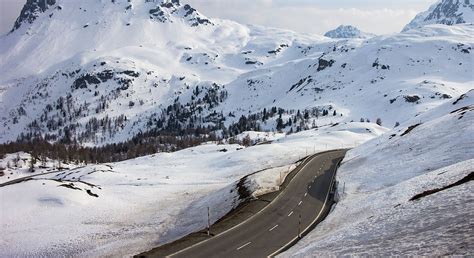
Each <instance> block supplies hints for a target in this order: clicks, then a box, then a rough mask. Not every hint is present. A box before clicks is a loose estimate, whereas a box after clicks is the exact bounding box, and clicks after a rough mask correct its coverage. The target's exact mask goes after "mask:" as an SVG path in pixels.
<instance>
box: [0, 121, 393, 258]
mask: <svg viewBox="0 0 474 258" xmlns="http://www.w3.org/2000/svg"><path fill="white" fill-rule="evenodd" d="M386 131H387V129H385V128H383V127H380V126H378V125H376V124H372V123H359V122H355V123H347V124H340V125H336V126H333V127H325V128H319V129H317V130H309V131H304V132H300V133H295V134H292V135H290V136H286V137H281V138H279V139H277V140H275V141H274V142H272V143H271V144H264V145H256V146H252V147H248V148H244V147H242V146H239V145H216V144H213V143H211V144H205V145H201V146H198V147H194V148H189V149H186V150H182V151H179V152H174V153H159V154H155V155H151V156H146V157H142V158H137V159H133V160H128V161H123V162H119V163H109V164H99V165H88V166H86V167H81V168H76V169H71V170H63V171H58V172H54V173H51V174H44V175H40V176H37V177H34V179H33V180H30V181H26V182H23V183H18V184H14V185H8V186H2V187H0V203H1V209H0V217H1V220H0V230H1V232H2V237H1V238H0V239H1V241H0V256H2V257H11V256H38V255H40V256H71V255H74V256H91V255H92V256H102V255H104V256H117V255H120V256H130V255H134V254H137V253H140V252H143V251H145V250H148V249H151V248H153V247H156V245H159V244H164V243H167V242H170V241H172V240H175V239H177V238H180V237H183V236H185V235H187V234H189V233H191V232H194V231H197V230H200V229H202V228H204V227H205V226H206V223H207V207H208V206H210V207H211V211H212V213H211V214H212V221H216V220H217V219H219V218H220V217H222V216H223V215H225V214H226V213H227V212H228V211H229V210H230V209H232V208H234V207H236V205H238V204H239V203H240V202H241V201H242V200H241V199H240V198H241V197H240V196H239V195H238V191H237V187H238V186H237V183H239V181H240V179H241V178H243V177H245V176H247V175H248V174H251V173H253V172H256V171H260V172H259V173H256V174H254V175H252V176H250V177H248V178H247V180H246V181H245V184H246V185H247V187H248V189H249V191H251V192H253V194H255V195H258V194H262V193H265V192H268V191H274V190H276V189H278V185H279V184H280V183H281V182H280V172H282V173H287V172H288V171H289V169H290V165H292V164H294V163H295V162H297V161H298V160H300V159H302V158H303V157H305V156H306V155H310V154H312V153H317V152H321V151H324V150H327V149H338V148H347V147H353V146H356V145H358V144H361V143H363V142H365V141H367V140H369V139H372V138H374V137H377V136H379V135H381V134H382V133H384V132H386ZM251 134H252V133H251ZM7 158H8V157H7ZM3 163H4V162H3ZM8 171H9V172H10V171H11V172H15V171H16V170H15V169H13V168H12V169H9V170H8ZM37 172H38V173H41V170H40V169H38V171H37ZM65 232H67V234H65ZM45 236H47V237H45Z"/></svg>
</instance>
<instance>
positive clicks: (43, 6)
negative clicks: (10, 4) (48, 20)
mask: <svg viewBox="0 0 474 258" xmlns="http://www.w3.org/2000/svg"><path fill="white" fill-rule="evenodd" d="M55 4H56V0H27V1H26V3H25V5H24V6H23V8H22V9H21V12H20V16H18V18H17V19H16V21H15V24H14V25H13V28H12V30H11V31H10V32H13V31H15V30H16V29H18V28H20V26H21V25H22V24H23V23H25V22H28V23H30V24H31V23H33V22H34V21H35V20H36V18H38V16H39V15H40V14H41V13H44V12H45V11H46V10H48V9H49V8H50V7H51V6H53V5H55Z"/></svg>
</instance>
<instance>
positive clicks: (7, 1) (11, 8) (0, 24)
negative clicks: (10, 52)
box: [0, 0, 26, 35]
mask: <svg viewBox="0 0 474 258" xmlns="http://www.w3.org/2000/svg"><path fill="white" fill-rule="evenodd" d="M25 2H26V0H24V1H22V0H0V35H3V34H5V33H7V32H9V31H10V30H11V28H12V27H13V23H15V20H16V18H17V17H18V15H19V14H20V10H21V8H22V7H23V5H24V4H25Z"/></svg>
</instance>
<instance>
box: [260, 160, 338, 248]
mask: <svg viewBox="0 0 474 258" xmlns="http://www.w3.org/2000/svg"><path fill="white" fill-rule="evenodd" d="M341 161H342V160H341ZM336 172H337V166H336V171H335V172H334V175H333V177H332V180H331V184H330V187H329V189H328V192H327V194H326V199H325V200H324V203H323V206H322V207H323V209H321V210H320V211H319V213H318V216H316V218H315V219H314V220H313V221H312V222H311V223H310V224H309V226H307V227H306V228H305V229H304V230H303V231H301V232H302V233H301V235H303V234H304V233H305V232H306V231H307V230H308V229H309V228H310V227H311V226H312V225H313V224H314V223H315V222H316V221H317V220H318V219H319V217H320V216H321V213H322V212H323V210H324V206H326V203H327V201H328V197H329V193H330V192H331V187H332V185H333V184H334V180H335V178H336ZM298 237H299V236H296V237H294V238H293V239H291V241H290V242H288V243H287V244H286V245H284V246H282V247H281V248H280V249H278V250H276V251H275V252H273V253H271V254H270V255H269V256H268V257H274V256H275V255H276V254H278V253H280V252H281V251H282V250H283V249H285V248H287V246H288V244H290V243H291V242H293V241H294V240H296V239H298Z"/></svg>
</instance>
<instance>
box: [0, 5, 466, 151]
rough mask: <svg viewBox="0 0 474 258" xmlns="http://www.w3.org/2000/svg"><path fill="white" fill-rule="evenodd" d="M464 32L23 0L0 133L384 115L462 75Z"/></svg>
mask: <svg viewBox="0 0 474 258" xmlns="http://www.w3.org/2000/svg"><path fill="white" fill-rule="evenodd" d="M473 32H474V26H472V25H459V26H453V27H449V26H443V25H433V26H428V27H424V28H420V29H417V30H413V31H411V32H409V33H404V34H395V35H391V36H381V37H374V38H371V39H367V40H364V41H362V40H358V39H346V40H332V39H328V38H325V37H318V36H308V35H303V34H298V33H294V32H291V31H286V30H281V29H269V28H263V27H258V26H244V25H241V24H238V23H235V22H232V21H227V20H219V19H213V18H207V17H206V16H204V15H203V14H201V13H199V12H198V11H196V10H195V9H194V8H192V7H191V6H189V5H186V4H181V3H180V2H179V1H177V0H173V1H168V0H167V1H164V2H162V1H146V0H132V1H128V0H127V1H126V0H122V1H119V0H115V1H105V0H103V1H96V0H84V1H66V0H57V1H46V2H45V1H37V0H30V1H28V2H27V4H26V5H25V8H24V9H23V10H22V13H21V16H20V17H19V18H18V20H17V23H16V24H15V27H14V29H13V31H12V32H11V33H9V34H8V35H5V36H3V37H1V38H0V67H1V69H0V94H1V95H0V96H1V97H0V99H1V101H0V106H1V113H0V122H1V124H2V130H1V131H0V142H7V141H13V140H15V139H17V138H18V137H20V136H21V137H22V138H26V139H28V138H31V137H34V136H40V135H41V136H42V137H44V138H46V139H47V140H50V141H59V140H62V141H64V142H71V141H77V142H78V143H80V144H82V145H87V146H97V145H104V144H107V143H117V142H123V141H127V140H129V139H131V138H132V137H134V136H136V135H139V134H143V133H146V132H149V131H153V132H158V133H159V132H163V131H166V132H170V131H171V132H180V133H181V134H186V133H188V134H208V133H209V132H215V133H216V134H218V135H221V136H224V137H228V136H233V135H237V134H239V133H241V132H242V131H246V130H270V131H271V130H281V131H284V132H291V131H299V130H303V129H306V128H310V127H316V126H322V125H327V124H334V123H338V122H348V121H352V120H354V121H359V120H361V119H364V120H371V121H375V120H376V119H377V118H380V119H381V120H382V121H383V123H384V125H386V126H393V125H394V124H396V123H397V122H400V123H401V122H403V121H406V120H408V119H410V118H412V117H413V116H416V115H418V114H419V113H422V112H424V111H426V110H429V109H431V108H432V107H434V106H437V105H439V104H442V103H444V102H446V101H447V100H449V99H451V98H455V97H457V96H459V95H460V94H463V93H465V92H466V91H467V90H469V89H470V88H472V82H473V77H472V75H471V68H472V56H473V53H472V48H473V44H474V40H473V38H472V36H471V35H472V34H473Z"/></svg>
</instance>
